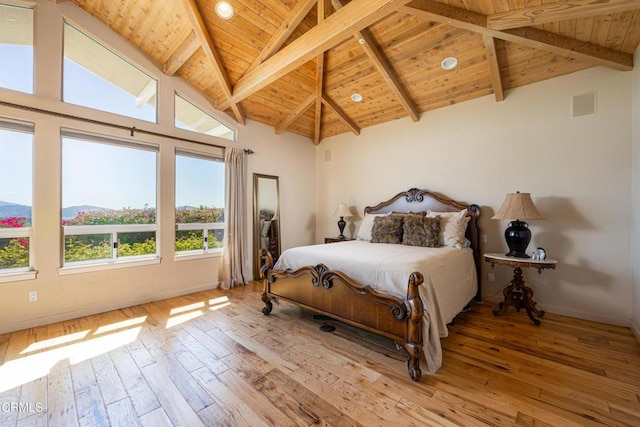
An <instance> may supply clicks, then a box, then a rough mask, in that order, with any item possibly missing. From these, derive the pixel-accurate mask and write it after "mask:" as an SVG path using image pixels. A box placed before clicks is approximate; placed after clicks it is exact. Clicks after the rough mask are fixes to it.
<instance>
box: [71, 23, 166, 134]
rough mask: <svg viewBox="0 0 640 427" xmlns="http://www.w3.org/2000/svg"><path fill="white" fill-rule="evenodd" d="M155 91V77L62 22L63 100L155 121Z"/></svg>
mask: <svg viewBox="0 0 640 427" xmlns="http://www.w3.org/2000/svg"><path fill="white" fill-rule="evenodd" d="M156 93H157V82H156V80H155V79H153V78H152V77H151V76H149V75H148V74H146V73H144V72H143V71H141V70H140V69H138V68H136V67H135V66H133V65H132V64H131V63H129V62H127V61H126V60H124V59H123V58H121V57H120V56H118V55H116V54H115V53H113V52H112V51H111V50H109V49H107V48H106V47H105V46H103V45H102V44H100V43H98V42H97V41H95V40H94V39H92V38H91V37H89V36H88V35H86V34H85V33H83V32H82V31H80V30H78V29H77V28H75V27H74V26H72V25H71V24H69V23H68V22H65V24H64V81H63V100H64V102H69V103H71V104H77V105H82V106H84V107H89V108H95V109H97V110H102V111H107V112H110V113H116V114H121V115H124V116H129V117H133V118H137V119H142V120H147V121H150V122H155V121H156V98H157V97H156Z"/></svg>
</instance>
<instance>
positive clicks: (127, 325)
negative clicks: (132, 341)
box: [93, 316, 147, 335]
mask: <svg viewBox="0 0 640 427" xmlns="http://www.w3.org/2000/svg"><path fill="white" fill-rule="evenodd" d="M146 320H147V316H140V317H135V318H133V319H127V320H123V321H121V322H115V323H111V324H110V325H104V326H100V327H99V328H98V329H96V331H95V332H94V333H93V335H100V334H104V333H106V332H113V331H115V330H117V329H126V328H130V327H131V326H133V325H139V324H140V323H144V322H145V321H146Z"/></svg>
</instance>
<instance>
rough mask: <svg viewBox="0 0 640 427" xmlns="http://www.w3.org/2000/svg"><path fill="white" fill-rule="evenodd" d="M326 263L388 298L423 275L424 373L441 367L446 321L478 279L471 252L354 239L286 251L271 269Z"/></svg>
mask: <svg viewBox="0 0 640 427" xmlns="http://www.w3.org/2000/svg"><path fill="white" fill-rule="evenodd" d="M320 263H322V264H324V265H326V266H327V267H328V268H330V269H331V270H338V271H341V272H343V273H345V274H347V275H349V276H350V277H352V278H354V279H356V280H358V281H359V282H361V283H363V284H367V285H369V286H371V287H372V288H374V289H375V290H377V291H379V292H381V293H385V294H387V295H394V296H397V297H399V298H405V297H406V292H407V284H408V280H409V275H410V274H411V273H413V272H414V271H419V272H420V273H422V275H423V276H424V284H423V285H422V286H420V297H421V298H422V301H423V303H424V307H425V316H424V320H423V328H422V335H423V340H424V355H425V359H426V361H427V368H428V371H429V372H431V373H435V372H436V371H437V370H438V368H440V366H441V365H442V347H441V346H440V338H441V337H446V336H447V335H448V330H447V323H449V322H451V320H453V318H454V317H455V316H456V315H457V314H458V313H459V312H460V311H461V310H462V309H463V308H464V306H465V305H466V304H467V303H468V302H469V301H471V299H472V298H473V297H474V295H475V294H476V290H477V277H476V271H475V266H474V262H473V254H472V252H471V250H470V249H466V248H463V249H457V248H450V247H442V248H424V247H417V246H406V245H394V244H386V243H371V242H368V241H364V240H353V241H346V242H341V243H329V244H324V245H313V246H301V247H297V248H291V249H287V250H286V251H284V252H283V253H282V255H280V258H279V259H278V262H277V263H276V265H275V268H276V269H277V270H284V269H287V268H290V269H294V270H295V269H298V268H300V267H304V266H307V265H316V264H320Z"/></svg>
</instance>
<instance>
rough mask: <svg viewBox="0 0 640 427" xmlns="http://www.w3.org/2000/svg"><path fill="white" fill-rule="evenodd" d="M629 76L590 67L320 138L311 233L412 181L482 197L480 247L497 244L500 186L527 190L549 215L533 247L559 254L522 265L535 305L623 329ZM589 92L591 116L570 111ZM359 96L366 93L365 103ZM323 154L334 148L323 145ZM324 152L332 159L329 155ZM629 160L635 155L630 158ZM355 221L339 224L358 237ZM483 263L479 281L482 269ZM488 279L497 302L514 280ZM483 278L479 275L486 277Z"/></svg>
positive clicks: (325, 232)
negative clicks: (342, 206) (339, 209)
mask: <svg viewBox="0 0 640 427" xmlns="http://www.w3.org/2000/svg"><path fill="white" fill-rule="evenodd" d="M631 81H632V75H631V73H623V72H618V71H613V70H609V69H605V68H593V69H590V70H586V71H583V72H579V73H574V74H572V75H569V76H564V77H559V78H556V79H552V80H549V81H544V82H540V83H537V84H533V85H530V86H527V87H523V88H520V89H516V90H512V91H509V92H508V93H507V97H506V100H505V101H504V102H495V99H494V98H493V97H492V96H487V97H483V98H481V99H476V100H472V101H468V102H465V103H462V104H458V105H453V106H450V107H447V108H442V109H439V110H435V111H432V112H428V113H425V114H423V115H422V117H421V120H420V121H419V122H418V123H413V122H411V121H410V120H409V119H402V120H398V121H394V122H392V123H387V124H384V125H380V126H376V127H374V128H367V129H363V130H362V133H361V135H360V136H359V137H355V136H353V135H351V134H344V135H339V136H336V137H333V138H329V139H326V140H323V141H322V143H321V144H320V145H319V146H318V148H317V155H316V167H317V175H316V188H317V190H316V192H317V205H318V221H317V232H316V241H318V242H320V241H321V240H322V238H323V237H325V236H335V235H337V233H338V231H337V225H336V219H335V218H332V217H331V216H330V215H331V214H332V213H333V210H335V207H336V205H337V204H338V203H339V202H347V203H348V204H349V205H350V206H351V207H352V210H353V211H354V212H357V213H358V214H359V215H360V216H361V215H362V211H363V208H364V207H365V206H367V205H371V204H375V203H378V202H380V201H383V200H386V199H388V198H390V197H391V196H393V195H395V194H396V193H398V192H400V191H404V190H407V189H409V188H411V187H419V188H426V189H430V190H432V191H436V192H440V193H442V194H445V195H447V196H449V197H451V198H454V199H456V200H460V201H466V202H469V203H477V204H479V205H480V206H481V207H482V209H483V211H482V218H481V220H480V225H481V227H482V229H483V233H484V234H486V235H487V236H488V243H487V244H486V245H485V247H484V248H483V250H484V251H485V252H500V251H505V250H506V249H507V248H506V244H505V243H504V237H503V232H504V229H505V228H506V227H507V225H508V221H498V220H491V219H490V218H491V216H492V215H493V213H494V211H495V210H497V209H498V208H499V207H500V205H501V204H502V202H503V200H504V197H505V194H507V193H510V192H515V191H521V192H530V193H531V194H532V197H533V200H534V201H535V203H536V205H537V207H538V208H539V210H540V211H541V212H542V213H543V214H545V215H546V216H547V218H548V220H546V221H531V223H530V226H531V229H532V232H533V240H532V242H531V245H530V247H535V246H542V247H544V248H545V249H546V250H547V253H548V254H549V257H551V258H556V259H558V261H559V264H558V268H557V270H555V271H551V270H547V271H545V272H544V273H543V274H541V275H538V274H537V273H535V272H534V271H533V270H530V271H527V272H526V275H527V282H528V283H529V284H531V285H532V287H533V288H534V289H535V299H536V301H538V307H539V308H540V309H544V310H547V311H550V312H556V313H562V314H567V315H571V316H575V317H581V318H588V319H594V320H599V321H604V322H609V323H614V324H622V325H628V324H629V319H630V312H631V306H630V303H629V300H630V295H631V256H630V254H631V239H630V232H631V216H630V213H631V204H630V194H631V165H630V162H629V158H630V155H631V108H630V106H631ZM593 90H595V91H597V109H598V110H597V114H596V115H591V116H584V117H579V118H571V117H570V112H571V108H570V107H571V99H572V96H574V95H580V94H584V93H585V92H589V91H593ZM365 102H366V101H365ZM328 152H330V153H328ZM328 154H330V158H331V160H330V161H326V159H327V157H328V156H327V155H328ZM636 163H637V162H636ZM357 225H358V222H357V220H354V219H352V220H351V221H349V224H348V226H347V231H349V232H350V233H351V235H355V231H356V227H357ZM489 269H490V267H488V265H483V270H484V273H483V278H486V272H487V271H489ZM495 273H496V283H485V284H484V290H483V291H484V296H485V298H486V299H493V300H499V299H500V298H501V293H500V290H501V288H502V286H503V285H504V284H505V283H506V282H508V281H509V280H510V278H511V274H512V271H509V269H507V268H506V267H500V266H497V267H496V269H495ZM483 281H484V279H483Z"/></svg>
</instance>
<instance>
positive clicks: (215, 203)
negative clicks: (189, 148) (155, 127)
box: [176, 151, 224, 254]
mask: <svg viewBox="0 0 640 427" xmlns="http://www.w3.org/2000/svg"><path fill="white" fill-rule="evenodd" d="M223 238H224V162H223V161H222V159H220V158H216V157H208V156H204V155H200V154H193V153H188V152H182V151H179V152H177V153H176V252H178V253H181V254H189V253H203V252H211V251H215V250H220V249H221V248H222V243H223Z"/></svg>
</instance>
